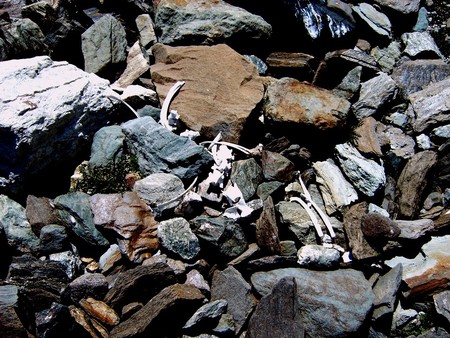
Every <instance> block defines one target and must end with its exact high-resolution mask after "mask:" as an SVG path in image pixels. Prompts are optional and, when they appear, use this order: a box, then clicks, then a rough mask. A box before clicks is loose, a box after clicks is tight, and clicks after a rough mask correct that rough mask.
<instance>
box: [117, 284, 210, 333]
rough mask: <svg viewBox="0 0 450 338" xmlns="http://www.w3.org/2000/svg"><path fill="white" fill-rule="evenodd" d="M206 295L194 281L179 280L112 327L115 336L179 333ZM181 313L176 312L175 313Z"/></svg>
mask: <svg viewBox="0 0 450 338" xmlns="http://www.w3.org/2000/svg"><path fill="white" fill-rule="evenodd" d="M204 299H205V297H204V296H203V295H202V293H201V292H200V291H199V290H198V289H196V288H194V287H193V286H190V285H183V284H175V285H170V286H168V287H166V288H164V289H162V290H161V291H160V292H159V293H158V294H157V295H156V296H154V297H153V298H152V299H151V300H150V301H148V303H147V304H145V305H144V307H142V309H140V310H139V311H138V312H136V313H135V314H133V315H132V316H131V317H130V318H129V319H127V320H125V321H123V322H121V323H120V324H119V325H117V326H116V327H114V328H113V329H112V330H111V333H110V334H111V337H120V338H124V337H136V336H137V335H149V334H150V335H152V336H155V337H159V336H167V335H171V336H177V335H179V334H180V330H181V328H182V326H183V324H185V323H186V321H187V320H188V319H189V318H190V317H191V316H192V314H193V313H194V312H195V310H196V309H197V308H198V307H199V306H200V305H201V304H202V302H203V300H204ZM174 313H176V314H177V315H176V316H174V315H173V314H174Z"/></svg>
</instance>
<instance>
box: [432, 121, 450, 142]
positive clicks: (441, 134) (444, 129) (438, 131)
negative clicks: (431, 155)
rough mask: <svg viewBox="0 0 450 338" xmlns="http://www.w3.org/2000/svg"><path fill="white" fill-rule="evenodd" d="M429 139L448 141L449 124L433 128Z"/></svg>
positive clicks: (449, 137)
mask: <svg viewBox="0 0 450 338" xmlns="http://www.w3.org/2000/svg"><path fill="white" fill-rule="evenodd" d="M431 137H432V138H433V139H450V124H447V125H445V126H441V127H437V128H434V129H433V130H432V131H431Z"/></svg>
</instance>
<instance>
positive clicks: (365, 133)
mask: <svg viewBox="0 0 450 338" xmlns="http://www.w3.org/2000/svg"><path fill="white" fill-rule="evenodd" d="M378 126H379V124H378V122H377V120H375V119H374V118H373V117H372V116H369V117H366V118H364V119H362V120H361V124H360V125H359V126H358V127H357V128H356V129H355V134H356V135H357V137H358V138H357V140H356V144H355V147H356V148H357V149H358V150H359V151H360V152H361V153H363V154H370V155H375V156H378V157H381V156H382V155H383V153H382V151H381V142H380V137H379V134H378V133H377V129H379V128H378Z"/></svg>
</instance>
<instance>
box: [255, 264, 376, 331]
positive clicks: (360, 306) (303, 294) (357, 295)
mask: <svg viewBox="0 0 450 338" xmlns="http://www.w3.org/2000/svg"><path fill="white" fill-rule="evenodd" d="M286 277H290V278H294V279H295V281H296V286H297V287H296V298H297V302H298V303H297V304H298V305H299V311H298V313H299V320H301V321H302V322H303V326H304V328H305V333H306V334H307V335H308V336H310V337H345V336H349V335H351V334H353V333H356V332H357V331H358V330H359V329H360V328H361V327H362V325H363V324H364V322H365V320H366V318H367V316H368V314H369V313H370V310H371V308H372V303H373V301H374V298H375V297H374V294H373V292H372V288H371V285H370V284H369V282H368V281H367V280H366V278H365V277H364V275H363V273H362V272H361V271H357V270H353V269H343V270H342V269H341V270H334V271H312V270H307V269H301V268H287V269H277V270H272V271H268V272H256V273H254V274H253V275H252V276H251V281H252V284H253V287H254V288H255V289H256V291H257V292H258V293H259V294H261V295H262V296H266V295H268V294H269V293H270V292H271V290H273V288H274V286H275V285H276V284H277V283H278V282H279V281H280V280H281V279H283V278H286ZM336 318H339V320H336Z"/></svg>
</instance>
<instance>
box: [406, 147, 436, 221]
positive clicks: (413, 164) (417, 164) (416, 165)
mask: <svg viewBox="0 0 450 338" xmlns="http://www.w3.org/2000/svg"><path fill="white" fill-rule="evenodd" d="M436 162H437V154H436V153H435V152H433V151H430V150H425V151H421V152H419V153H417V154H415V155H414V156H413V157H412V158H411V159H410V160H409V161H408V163H407V164H406V166H405V167H404V168H403V171H402V172H401V174H400V177H399V178H398V182H397V189H398V206H399V214H400V216H401V217H405V218H407V219H408V218H413V217H414V216H416V215H417V213H418V211H419V209H420V202H421V200H422V198H423V196H422V192H423V191H424V190H425V188H426V185H427V176H428V174H429V172H430V170H431V169H432V168H433V166H434V165H435V164H436Z"/></svg>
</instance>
